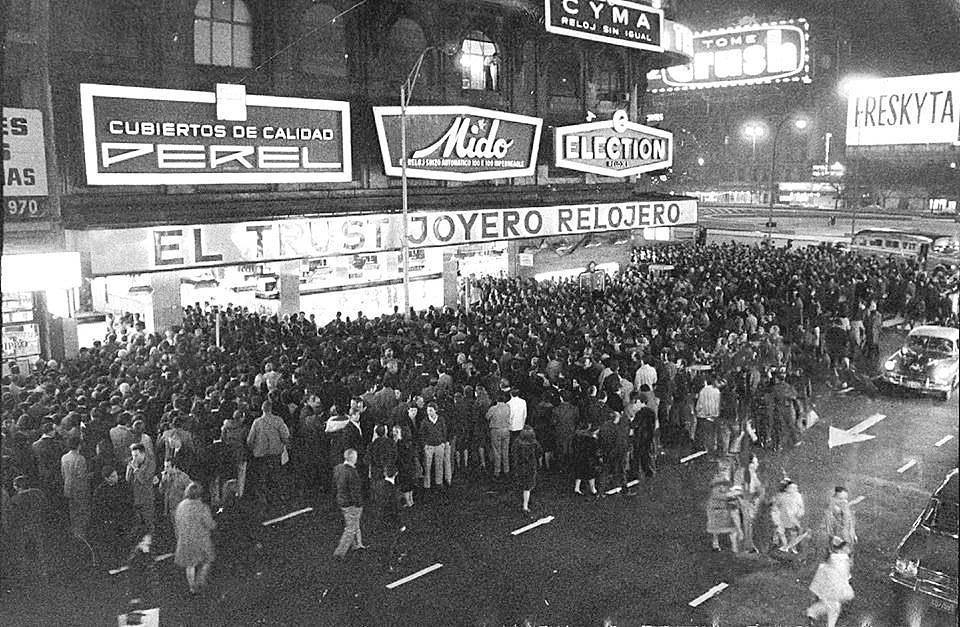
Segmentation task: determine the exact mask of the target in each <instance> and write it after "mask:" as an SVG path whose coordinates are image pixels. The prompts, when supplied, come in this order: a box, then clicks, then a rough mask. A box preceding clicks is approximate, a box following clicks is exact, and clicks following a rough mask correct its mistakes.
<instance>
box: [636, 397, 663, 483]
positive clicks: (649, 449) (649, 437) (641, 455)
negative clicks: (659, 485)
mask: <svg viewBox="0 0 960 627" xmlns="http://www.w3.org/2000/svg"><path fill="white" fill-rule="evenodd" d="M631 397H632V398H633V399H639V400H640V409H638V410H637V413H636V414H634V416H633V425H632V427H633V459H634V460H635V461H634V467H635V469H636V471H637V476H638V477H639V475H640V473H641V472H642V473H643V475H644V476H646V477H652V476H653V475H654V472H656V468H655V466H654V459H653V436H654V432H655V429H656V422H657V415H656V414H655V413H654V412H653V409H651V408H650V406H649V405H648V404H647V396H646V393H638V392H633V393H632V395H631Z"/></svg>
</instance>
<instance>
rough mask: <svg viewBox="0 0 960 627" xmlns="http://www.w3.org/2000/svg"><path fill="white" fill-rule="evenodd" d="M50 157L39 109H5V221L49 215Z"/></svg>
mask: <svg viewBox="0 0 960 627" xmlns="http://www.w3.org/2000/svg"><path fill="white" fill-rule="evenodd" d="M46 196H47V158H46V155H45V153H44V143H43V115H42V114H41V113H40V110H39V109H18V108H11V107H3V208H4V219H5V220H11V219H12V220H22V219H31V218H39V217H43V215H44V214H45V213H46Z"/></svg>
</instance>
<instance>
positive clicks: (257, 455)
mask: <svg viewBox="0 0 960 627" xmlns="http://www.w3.org/2000/svg"><path fill="white" fill-rule="evenodd" d="M261 411H262V413H261V414H260V417H259V418H257V419H256V420H254V421H253V424H252V425H250V432H249V433H248V434H247V447H248V448H249V449H250V451H251V455H252V458H253V459H252V463H253V465H254V469H253V472H252V473H251V474H253V475H254V477H255V480H254V482H253V483H254V486H255V491H256V493H257V494H258V496H259V498H260V501H261V503H266V504H267V505H268V506H270V505H273V504H274V503H275V502H276V501H277V500H278V497H279V496H280V495H281V494H282V493H283V492H282V488H281V486H280V467H281V461H282V460H281V457H282V456H283V452H284V450H285V449H286V446H287V443H288V442H289V441H290V429H289V428H288V427H287V425H286V423H285V422H283V420H281V419H280V417H279V416H277V415H276V414H274V413H273V403H272V402H271V401H263V403H262V405H261Z"/></svg>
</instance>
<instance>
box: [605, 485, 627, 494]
mask: <svg viewBox="0 0 960 627" xmlns="http://www.w3.org/2000/svg"><path fill="white" fill-rule="evenodd" d="M622 489H623V488H622V487H621V486H617V487H615V488H610V489H609V490H607V491H606V492H604V494H616V493H617V492H620V491H621V490H622Z"/></svg>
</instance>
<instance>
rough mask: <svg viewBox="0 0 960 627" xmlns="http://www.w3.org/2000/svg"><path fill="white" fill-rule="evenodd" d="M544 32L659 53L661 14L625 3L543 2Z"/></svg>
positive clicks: (601, 0)
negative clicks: (545, 30)
mask: <svg viewBox="0 0 960 627" xmlns="http://www.w3.org/2000/svg"><path fill="white" fill-rule="evenodd" d="M544 22H545V24H546V29H547V32H549V33H554V34H557V35H566V36H568V37H578V38H580V39H589V40H591V41H599V42H602V43H606V44H613V45H615V46H626V47H628V48H639V49H641V50H652V51H655V52H662V51H663V44H662V41H661V32H662V30H663V11H661V10H660V9H654V8H653V7H651V6H649V5H645V4H640V3H639V2H631V1H629V0H545V3H544Z"/></svg>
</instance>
